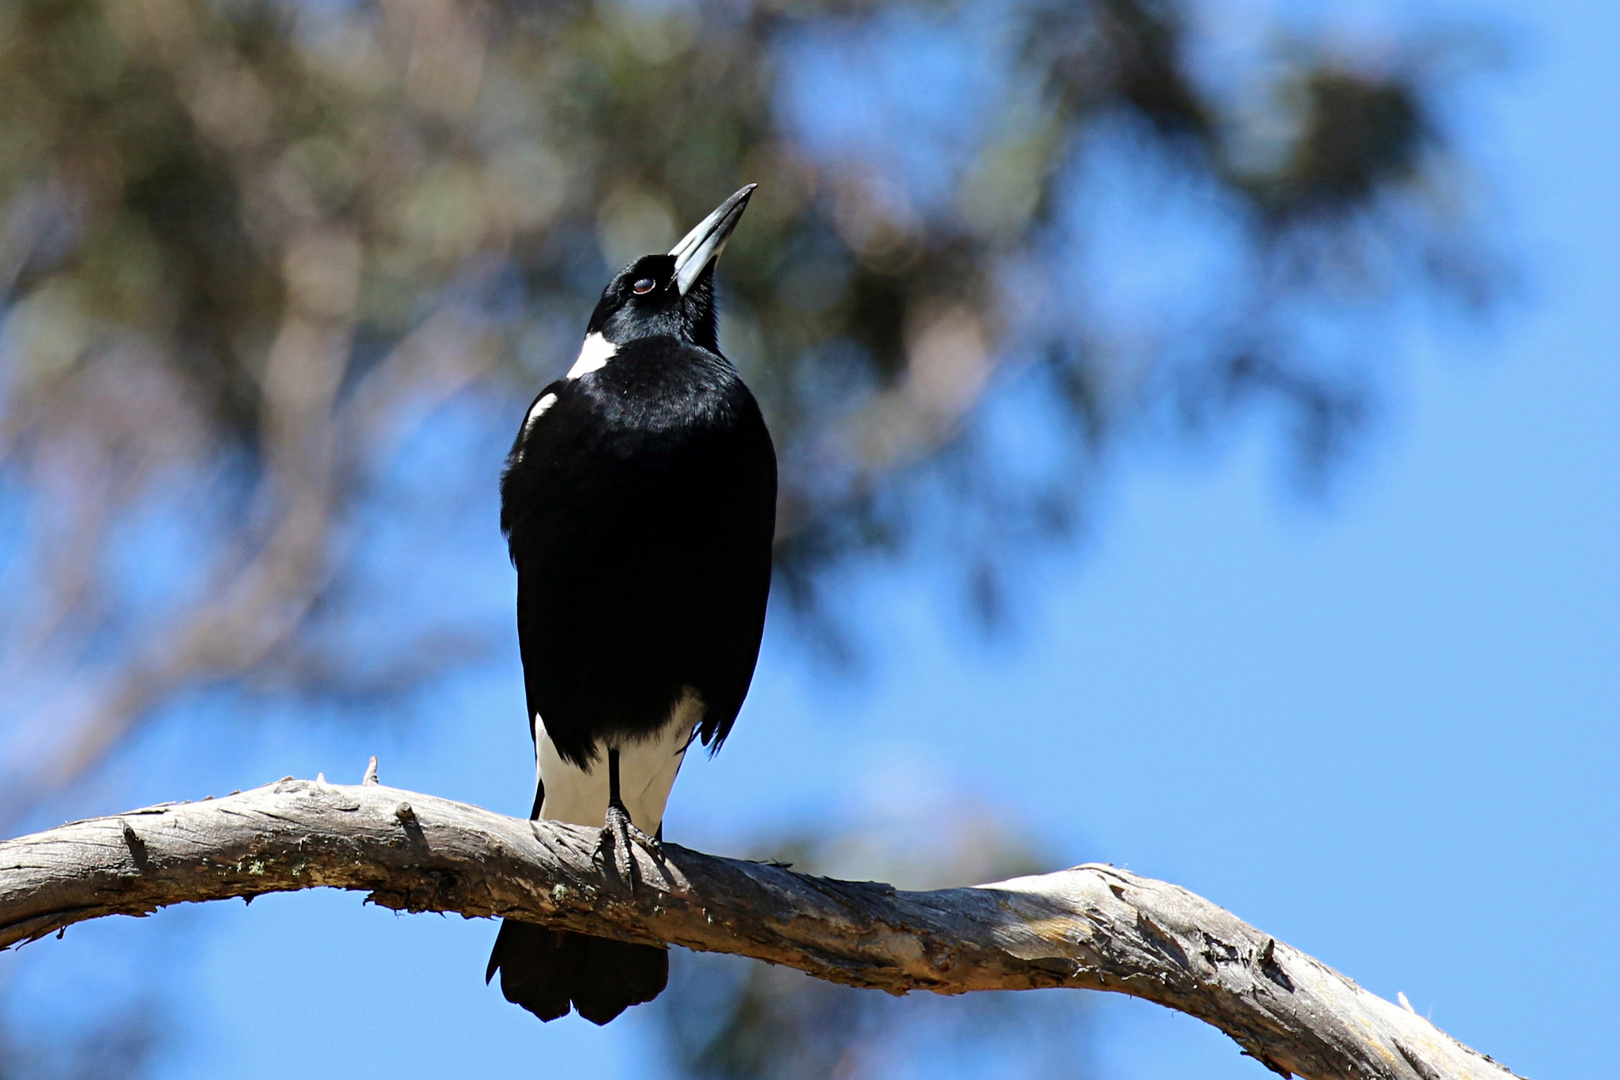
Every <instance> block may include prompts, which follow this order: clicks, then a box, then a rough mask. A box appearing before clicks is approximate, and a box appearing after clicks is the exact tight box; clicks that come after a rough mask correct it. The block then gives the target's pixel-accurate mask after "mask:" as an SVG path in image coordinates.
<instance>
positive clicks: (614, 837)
mask: <svg viewBox="0 0 1620 1080" xmlns="http://www.w3.org/2000/svg"><path fill="white" fill-rule="evenodd" d="M662 831H663V830H662V829H660V830H659V832H662ZM631 844H635V845H636V846H637V847H639V848H641V849H642V850H643V851H645V852H646V853H647V854H649V855H651V856H652V857H653V861H654V862H656V863H658V864H659V865H660V866H661V865H663V862H664V846H663V844H662V843H660V842H659V838H658V837H655V836H648V835H647V834H646V833H645V832H643V831H642V830H641V829H639V828H637V827H636V823H635V822H634V821H631V820H630V811H629V810H626V809H625V806H624V800H623V799H622V798H621V797H620V795H619V752H618V751H617V750H609V751H608V808H607V817H606V818H605V819H604V821H603V823H602V840H601V844H600V846H599V847H598V849H597V850H598V851H599V852H600V854H601V855H602V858H603V861H604V862H609V861H611V862H612V864H613V867H614V869H615V870H617V871H618V874H619V876H620V877H621V878H623V879H624V880H625V881H627V882H629V884H630V888H631V890H632V891H633V890H634V889H635V888H636V886H637V885H638V884H639V883H640V880H641V873H640V871H639V870H638V869H637V868H636V860H635V857H634V856H633V855H632V854H631V852H630V845H631ZM609 848H611V849H612V853H611V856H610V855H609V852H608V849H609Z"/></svg>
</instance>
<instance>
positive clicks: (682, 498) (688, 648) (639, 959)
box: [485, 184, 777, 1024]
mask: <svg viewBox="0 0 1620 1080" xmlns="http://www.w3.org/2000/svg"><path fill="white" fill-rule="evenodd" d="M755 186H756V185H754V184H749V185H747V186H746V187H743V188H742V189H741V190H739V191H737V192H736V193H735V194H733V195H732V196H731V197H730V198H728V199H726V200H725V201H724V202H722V203H721V204H720V205H719V206H718V207H717V208H716V209H715V210H714V212H713V213H711V214H709V215H708V217H706V218H704V219H703V221H701V222H700V223H699V224H698V225H697V227H695V228H694V229H693V230H692V231H691V232H689V233H688V234H687V235H686V236H685V237H684V238H683V239H682V240H681V241H680V243H678V244H676V245H675V246H674V247H673V248H672V249H671V250H670V251H669V253H668V254H665V255H657V254H653V255H645V256H643V257H641V258H639V259H636V260H635V261H634V262H632V263H631V264H630V265H628V266H626V267H625V268H624V269H623V270H621V271H620V272H619V273H618V274H616V275H615V276H614V277H613V279H612V280H611V281H610V282H608V284H607V287H606V288H604V289H603V290H602V298H601V300H600V301H599V302H598V303H597V305H596V309H595V310H594V311H593V312H592V314H591V318H590V322H589V324H588V325H587V327H586V332H585V339H584V343H583V344H582V345H581V347H580V350H579V356H578V358H577V360H576V361H575V362H574V365H573V367H572V368H570V369H569V371H568V373H567V374H566V375H565V376H563V377H562V378H561V379H558V380H556V381H555V382H552V383H550V384H549V385H547V386H546V387H544V388H543V389H542V390H541V391H540V392H539V393H538V394H537V395H536V396H535V398H534V400H533V402H532V403H531V404H530V406H529V410H528V412H527V413H526V414H525V415H524V418H523V421H522V424H521V426H520V427H519V430H518V433H517V437H516V439H515V440H514V441H513V443H512V448H511V451H510V453H509V454H508V455H507V459H506V465H505V468H504V470H503V471H502V474H501V486H500V491H501V531H502V532H503V533H504V534H505V536H506V540H507V546H508V552H509V554H510V556H511V559H512V564H513V566H514V567H515V568H516V570H517V630H518V645H519V653H520V655H521V659H522V664H523V681H524V690H525V693H526V696H527V702H528V720H529V730H530V734H531V735H532V736H533V739H534V748H535V768H536V783H535V796H534V807H533V809H532V810H531V811H530V818H531V819H533V820H539V819H548V820H554V821H563V822H571V823H573V824H576V825H585V826H592V827H599V828H600V829H601V830H602V831H601V834H600V841H599V847H598V854H599V856H600V857H602V858H603V860H604V864H605V865H606V864H608V863H611V864H612V865H613V866H614V867H615V868H616V869H617V871H618V872H619V873H621V874H622V875H624V876H625V877H626V878H627V879H628V880H629V882H630V885H631V887H632V888H635V887H636V878H635V874H636V864H635V861H634V859H633V857H632V856H631V853H630V845H631V844H636V845H638V846H640V847H642V848H644V849H645V850H647V851H648V852H649V853H651V854H652V855H653V856H654V857H655V859H660V860H661V858H662V842H663V817H664V808H665V804H666V803H667V801H668V799H669V793H670V789H671V787H672V785H673V784H674V782H675V776H676V773H677V772H678V771H679V769H680V767H681V763H682V761H683V760H684V758H685V756H686V752H687V750H688V749H689V747H690V746H691V744H692V743H693V742H696V741H701V742H702V744H703V745H704V746H706V747H707V748H708V749H709V752H710V753H711V755H712V754H714V753H717V752H718V751H719V750H720V747H721V744H723V743H724V742H725V740H726V737H727V736H728V735H729V734H730V733H731V729H732V725H733V723H734V722H735V721H736V719H737V713H738V710H739V709H740V708H741V707H742V704H743V699H744V697H745V696H746V695H747V693H748V686H749V683H750V682H751V681H752V679H753V675H754V667H755V664H756V662H757V660H758V658H759V648H760V640H761V638H762V636H763V634H764V629H765V609H766V602H767V598H768V595H769V592H770V581H771V544H772V540H773V537H774V534H775V527H776V483H777V477H776V451H775V448H774V445H773V444H772V442H771V436H770V432H769V430H768V429H767V427H766V424H765V420H764V417H763V415H762V414H761V412H760V408H759V404H758V402H757V401H756V400H755V398H754V396H753V394H752V393H751V392H750V391H749V389H748V387H747V386H746V385H744V383H743V381H742V378H741V377H740V376H739V374H738V372H737V369H736V368H735V367H734V366H733V365H732V364H731V362H730V361H729V360H727V359H726V357H725V355H724V354H723V353H722V352H721V351H720V343H719V337H718V324H717V316H716V309H715V282H714V275H715V265H716V262H717V261H718V259H719V257H720V253H721V251H722V250H723V249H724V248H725V245H726V241H727V240H728V239H729V238H730V236H731V234H732V231H733V230H734V229H735V228H736V227H737V223H738V221H739V220H740V219H741V218H742V215H743V211H744V210H745V209H746V208H747V206H748V200H749V198H750V196H751V195H752V194H753V191H754V188H755ZM497 971H499V972H500V976H501V991H502V993H503V994H504V995H505V997H506V999H507V1000H508V1001H510V1002H512V1003H514V1004H517V1005H521V1006H522V1007H523V1008H525V1009H527V1010H528V1011H529V1012H531V1013H533V1014H534V1015H536V1016H538V1017H539V1018H540V1019H541V1020H554V1019H557V1018H558V1017H562V1016H566V1015H567V1014H568V1012H569V1010H570V1008H572V1009H573V1010H574V1011H577V1012H578V1013H579V1015H580V1016H582V1017H584V1018H585V1019H586V1020H589V1021H592V1022H593V1023H596V1024H606V1023H607V1022H608V1021H610V1020H612V1019H613V1018H614V1017H616V1016H618V1015H619V1014H620V1013H622V1012H624V1010H625V1009H627V1008H629V1007H630V1006H632V1005H639V1004H642V1003H644V1002H648V1001H651V1000H652V999H653V998H655V997H657V996H658V994H659V993H661V992H662V991H663V989H664V987H665V986H666V985H667V983H668V979H669V953H668V950H667V948H665V947H664V946H661V945H645V944H637V943H630V942H622V941H614V940H611V939H607V938H602V937H595V936H590V935H586V934H581V933H576V932H573V931H567V930H556V929H552V928H549V927H543V926H539V925H535V924H531V923H525V922H521V921H519V920H516V919H511V918H508V919H506V920H505V921H504V922H503V923H502V925H501V929H500V932H499V934H498V935H497V937H496V940H495V947H494V949H493V951H492V952H491V954H490V959H489V967H488V969H487V971H486V972H485V982H486V983H487V982H489V981H490V980H491V979H493V978H494V976H495V973H496V972H497Z"/></svg>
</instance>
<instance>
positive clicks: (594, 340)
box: [568, 334, 619, 379]
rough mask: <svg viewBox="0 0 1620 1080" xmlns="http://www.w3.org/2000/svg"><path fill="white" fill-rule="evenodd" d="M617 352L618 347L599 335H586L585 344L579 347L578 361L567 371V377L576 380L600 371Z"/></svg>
mask: <svg viewBox="0 0 1620 1080" xmlns="http://www.w3.org/2000/svg"><path fill="white" fill-rule="evenodd" d="M618 351H619V347H618V346H617V345H615V344H613V342H611V341H609V340H608V339H607V338H605V337H603V336H602V335H601V334H586V335H585V344H583V345H581V346H580V347H579V359H578V360H575V361H574V366H573V367H571V368H569V369H568V377H569V378H570V379H577V378H579V377H580V376H581V375H589V374H590V373H591V372H593V371H600V370H601V369H602V368H604V367H606V366H607V362H608V361H609V360H611V359H613V355H614V354H615V353H617V352H618Z"/></svg>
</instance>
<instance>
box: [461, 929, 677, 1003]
mask: <svg viewBox="0 0 1620 1080" xmlns="http://www.w3.org/2000/svg"><path fill="white" fill-rule="evenodd" d="M497 970H499V971H500V973H501V993H502V994H505V995H506V1000H507V1001H510V1002H511V1003H512V1004H514V1005H521V1006H523V1007H524V1008H525V1009H528V1010H529V1011H530V1012H532V1013H534V1015H536V1016H538V1017H539V1018H540V1019H542V1020H555V1019H557V1017H559V1016H567V1015H568V1007H569V1006H570V1005H572V1006H573V1007H574V1008H575V1009H577V1010H579V1015H581V1016H583V1017H584V1018H585V1019H587V1020H589V1021H590V1022H591V1023H593V1024H605V1023H607V1022H608V1021H609V1020H612V1019H613V1018H614V1017H615V1016H618V1015H619V1014H620V1013H622V1012H624V1010H626V1009H628V1008H629V1007H630V1006H632V1005H640V1004H642V1003H643V1002H646V1001H651V1000H652V999H653V998H655V997H657V996H658V995H659V994H660V993H662V992H663V990H664V987H665V985H667V984H668V982H669V950H668V949H666V948H664V947H663V946H661V945H637V944H633V943H631V942H628V941H614V940H612V939H611V938H602V937H592V936H591V935H589V934H578V933H574V932H573V931H570V930H553V929H551V928H550V927H547V926H535V925H534V924H533V923H525V922H518V921H517V920H516V919H507V920H505V921H503V922H502V923H501V932H500V933H499V934H498V935H496V937H495V949H494V951H493V952H491V953H490V954H489V970H488V971H487V972H485V974H484V981H485V982H488V981H489V980H491V979H493V978H494V977H495V972H496V971H497Z"/></svg>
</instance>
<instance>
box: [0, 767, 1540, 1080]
mask: <svg viewBox="0 0 1620 1080" xmlns="http://www.w3.org/2000/svg"><path fill="white" fill-rule="evenodd" d="M366 779H367V782H366V783H364V784H363V785H360V786H352V787H351V786H342V785H333V784H327V783H324V782H323V781H319V780H317V781H315V782H310V781H305V780H293V779H291V778H288V779H286V780H283V781H281V782H280V783H277V784H273V785H270V786H267V787H262V788H258V789H256V790H254V791H249V792H243V793H240V794H235V795H231V796H228V797H226V798H222V799H210V800H205V801H203V802H197V803H170V804H165V805H161V806H153V807H147V808H145V809H142V810H134V811H130V812H128V813H124V814H119V815H115V816H112V817H105V818H94V819H91V820H88V821H79V822H73V823H71V824H68V825H63V826H62V827H60V828H57V829H50V830H48V831H46V832H42V833H35V834H34V835H32V836H24V837H20V838H18V839H15V840H9V841H6V842H4V843H0V948H6V947H10V946H13V945H17V944H19V943H21V942H25V941H32V940H34V939H37V938H41V937H44V936H45V935H47V934H51V933H54V932H57V931H59V930H62V929H63V928H65V927H67V926H70V925H72V924H73V923H76V922H82V921H84V920H86V919H94V918H99V917H101V916H103V915H146V914H148V913H150V912H152V911H155V910H157V909H158V908H160V907H164V906H166V905H169V904H176V903H185V902H196V901H205V900H224V899H227V898H231V897H245V898H251V897H254V896H258V895H261V894H263V893H268V892H286V891H291V890H296V889H307V888H315V887H329V888H338V889H352V890H357V891H361V892H366V893H368V894H369V895H368V897H367V898H368V899H369V900H370V901H371V902H373V903H376V904H380V905H382V906H384V907H388V908H393V909H396V910H401V911H413V912H415V911H444V912H456V913H459V914H461V915H463V916H467V917H469V918H474V917H485V916H497V915H498V916H515V917H518V918H522V919H527V920H530V921H532V922H537V923H544V924H547V925H552V926H559V927H566V928H568V929H571V930H582V931H586V932H588V933H592V934H599V935H602V936H604V937H613V938H620V939H623V940H626V941H645V942H669V943H672V944H676V945H684V946H686V947H687V948H690V949H698V950H702V951H706V952H724V953H734V954H736V955H739V956H751V957H754V958H756V959H759V960H766V961H769V962H771V963H776V964H785V965H787V966H789V967H794V968H798V969H799V970H801V971H805V972H808V973H810V974H811V975H814V976H816V977H818V978H822V979H828V980H831V981H833V982H839V983H844V984H846V985H849V986H866V987H875V988H877V989H880V990H886V991H888V992H890V993H894V994H900V993H905V992H907V991H910V990H930V991H933V992H934V993H940V994H959V993H964V992H967V991H972V990H1026V989H1033V988H1038V987H1071V988H1084V989H1092V990H1111V991H1115V992H1118V993H1124V994H1130V995H1132V996H1134V997H1139V998H1145V999H1146V1000H1148V1001H1153V1002H1157V1003H1158V1004H1160V1005H1164V1006H1166V1007H1168V1008H1172V1009H1177V1010H1179V1011H1181V1012H1184V1013H1188V1014H1190V1015H1192V1016H1196V1017H1198V1018H1199V1019H1201V1020H1204V1021H1207V1022H1208V1023H1210V1024H1213V1025H1214V1026H1216V1027H1218V1028H1220V1029H1221V1030H1222V1031H1224V1032H1226V1033H1227V1034H1228V1035H1230V1036H1231V1037H1232V1038H1233V1039H1235V1040H1236V1041H1237V1043H1238V1044H1239V1045H1240V1046H1241V1047H1242V1048H1243V1050H1244V1052H1245V1053H1248V1054H1250V1055H1252V1056H1253V1057H1255V1058H1256V1059H1258V1060H1259V1061H1260V1062H1261V1063H1262V1064H1264V1065H1266V1066H1267V1067H1269V1068H1271V1069H1272V1070H1274V1071H1275V1072H1277V1073H1280V1074H1282V1075H1285V1076H1286V1075H1289V1074H1298V1075H1300V1076H1304V1077H1309V1078H1311V1080H1330V1078H1331V1080H1369V1078H1376V1080H1439V1078H1467V1080H1475V1078H1479V1080H1485V1078H1490V1080H1511V1078H1512V1077H1513V1075H1514V1074H1512V1073H1511V1072H1509V1071H1508V1070H1507V1069H1505V1068H1503V1067H1502V1066H1501V1065H1498V1064H1496V1063H1495V1062H1493V1061H1492V1060H1491V1059H1490V1058H1488V1057H1485V1056H1483V1055H1480V1054H1478V1053H1476V1052H1474V1051H1473V1050H1470V1049H1468V1048H1467V1047H1465V1046H1463V1045H1462V1044H1461V1043H1459V1042H1457V1041H1456V1040H1454V1039H1452V1038H1451V1037H1450V1036H1448V1035H1446V1034H1445V1033H1444V1032H1442V1031H1441V1030H1440V1029H1438V1028H1436V1027H1435V1026H1434V1025H1433V1024H1431V1023H1430V1022H1429V1021H1427V1020H1425V1019H1424V1018H1423V1017H1421V1016H1418V1015H1416V1014H1415V1013H1413V1012H1411V1011H1410V1010H1409V1009H1403V1008H1401V1007H1400V1006H1397V1005H1395V1004H1393V1003H1391V1002H1388V1001H1385V1000H1383V999H1382V998H1379V997H1377V996H1375V995H1373V994H1371V993H1369V992H1367V991H1366V990H1363V989H1362V988H1361V987H1359V986H1357V985H1356V984H1355V983H1353V982H1351V981H1350V980H1349V979H1347V978H1345V977H1344V976H1343V975H1340V974H1339V973H1338V972H1336V971H1334V970H1332V969H1331V968H1329V967H1327V966H1326V965H1324V964H1321V963H1319V962H1318V961H1316V960H1313V959H1312V958H1311V957H1309V956H1306V955H1305V954H1304V953H1301V952H1300V951H1298V950H1297V949H1294V948H1292V947H1290V946H1288V945H1285V944H1283V943H1282V942H1280V941H1277V940H1276V939H1274V938H1272V937H1269V936H1268V935H1266V934H1264V933H1262V932H1261V931H1259V930H1257V929H1255V928H1254V927H1252V926H1250V925H1248V924H1247V923H1245V922H1243V921H1242V920H1240V919H1238V918H1237V917H1236V916H1234V915H1232V914H1231V913H1230V912H1228V911H1225V910H1224V909H1222V908H1219V907H1216V906H1215V905H1214V904H1212V903H1210V902H1209V901H1207V900H1204V899H1201V898H1200V897H1197V896H1194V895H1193V894H1192V893H1189V892H1187V891H1186V890H1185V889H1181V888H1178V887H1176V886H1174V885H1170V884H1167V883H1165V882H1161V881H1153V880H1151V879H1148V878H1142V877H1138V876H1136V875H1135V874H1131V873H1128V872H1126V871H1124V870H1119V869H1115V868H1114V867H1111V866H1101V865H1086V866H1077V867H1074V868H1073V869H1070V870H1063V871H1059V872H1057V873H1053V874H1044V875H1041V876H1038V877H1025V878H1016V879H1014V880H1011V881H1002V882H997V883H994V884H990V885H978V886H974V887H971V888H960V889H941V890H938V891H935V892H900V891H898V890H896V889H894V888H892V887H891V886H888V885H883V884H880V883H877V882H855V881H835V880H832V879H829V878H817V877H811V876H808V875H805V874H797V873H794V872H792V871H791V870H787V869H784V868H782V867H778V866H773V865H770V864H765V863H753V862H742V861H738V860H735V859H722V858H716V857H715V856H712V855H704V854H702V853H700V852H696V851H689V850H687V849H685V848H681V847H678V846H676V845H674V844H667V845H665V848H664V850H665V853H666V859H665V863H664V864H663V865H662V866H660V865H659V864H657V863H655V862H653V861H652V860H651V858H650V857H649V856H647V855H646V853H644V852H642V851H640V850H639V849H632V851H631V856H632V857H633V858H635V859H636V860H637V865H638V868H639V869H640V871H641V874H640V876H641V885H640V887H639V888H637V889H634V890H632V889H631V888H630V887H629V886H628V885H627V884H626V883H625V882H623V881H621V880H620V879H619V878H618V877H617V875H616V874H615V873H614V871H613V870H612V868H611V866H608V867H604V866H603V865H602V864H601V860H600V859H597V858H596V852H597V835H598V834H597V831H596V830H594V829H585V828H580V827H578V826H573V825H563V824H557V823H552V822H528V821H523V820H520V819H517V818H509V817H504V816H502V815H499V814H494V813H491V812H489V811H487V810H482V809H479V808H477V807H474V806H468V805H466V804H464V803H456V802H451V801H449V800H446V799H439V798H434V797H433V796H430V795H419V794H415V793H413V792H407V791H401V790H398V789H396V788H389V787H384V786H382V785H380V784H378V783H376V780H375V778H374V774H373V773H372V772H371V771H370V770H368V772H367V778H366ZM469 977H471V976H469Z"/></svg>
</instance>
